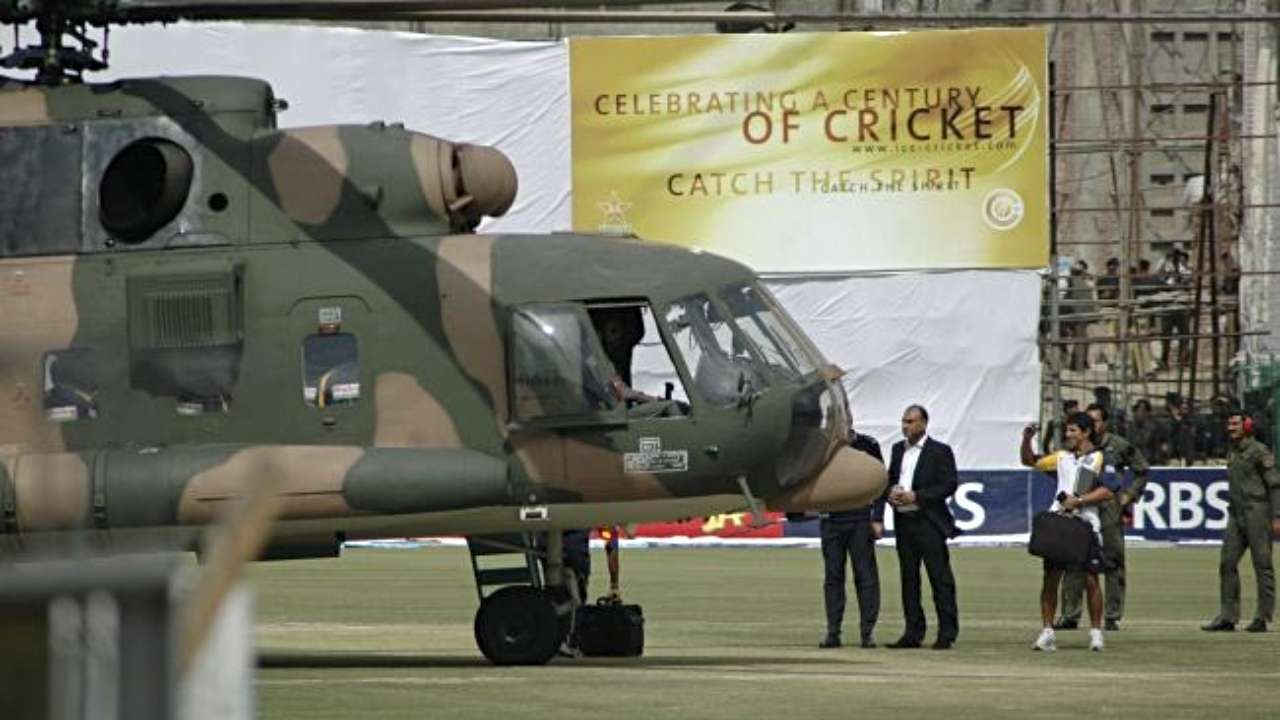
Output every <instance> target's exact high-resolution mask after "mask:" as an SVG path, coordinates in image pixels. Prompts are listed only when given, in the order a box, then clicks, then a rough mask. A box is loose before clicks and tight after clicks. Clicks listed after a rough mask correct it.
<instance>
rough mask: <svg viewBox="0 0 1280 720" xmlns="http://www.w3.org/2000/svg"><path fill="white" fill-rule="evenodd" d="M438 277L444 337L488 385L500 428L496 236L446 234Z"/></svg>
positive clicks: (503, 419)
mask: <svg viewBox="0 0 1280 720" xmlns="http://www.w3.org/2000/svg"><path fill="white" fill-rule="evenodd" d="M438 256H439V258H440V262H439V264H438V265H437V271H436V273H437V278H436V279H437V282H438V283H439V288H440V316H441V320H442V322H443V324H444V333H445V337H447V338H448V339H449V345H450V347H451V348H452V350H453V354H454V356H455V357H457V358H458V363H459V364H460V365H461V366H462V367H463V369H465V370H466V372H467V374H468V375H470V376H471V377H472V378H474V379H475V380H476V381H477V382H479V383H480V384H481V385H483V386H484V387H485V388H486V389H488V391H489V401H490V403H491V404H492V406H493V411H494V417H495V419H496V420H497V424H498V431H499V432H500V433H502V434H503V435H505V434H506V427H507V414H508V411H507V368H506V362H505V350H504V345H503V342H502V336H501V334H500V333H499V332H498V324H497V322H496V321H495V320H494V317H493V306H492V301H493V264H492V263H493V238H492V237H485V236H476V235H462V236H454V237H447V238H444V239H443V240H441V241H440V247H439V250H438Z"/></svg>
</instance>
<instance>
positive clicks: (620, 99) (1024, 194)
mask: <svg viewBox="0 0 1280 720" xmlns="http://www.w3.org/2000/svg"><path fill="white" fill-rule="evenodd" d="M569 47H570V74H571V85H572V90H571V92H572V103H573V111H572V116H573V120H572V122H573V222H574V227H575V229H577V230H582V231H603V232H612V233H619V232H621V233H631V232H634V233H636V234H638V235H640V236H642V237H645V238H648V239H654V240H663V241H667V242H673V243H677V244H681V245H687V246H691V247H699V248H703V249H706V250H711V251H714V252H718V253H722V254H724V255H728V256H730V257H734V258H736V259H739V260H742V261H744V262H746V263H748V264H750V265H752V266H753V267H755V268H756V269H757V270H761V271H777V272H786V271H845V270H882V269H909V268H957V267H967V268H974V267H1042V266H1044V265H1046V264H1047V262H1048V254H1049V238H1048V235H1049V222H1048V151H1047V148H1048V142H1047V127H1048V105H1047V103H1048V102H1049V94H1048V90H1047V71H1046V64H1047V62H1046V58H1047V54H1046V53H1047V50H1046V40H1045V32H1044V30H1043V29H1037V28H1031V29H990V30H945V31H924V32H895V33H815V34H795V35H790V34H788V35H705V36H685V37H644V38H575V39H573V40H572V41H571V42H570V46H569Z"/></svg>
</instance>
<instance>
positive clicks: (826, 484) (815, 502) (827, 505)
mask: <svg viewBox="0 0 1280 720" xmlns="http://www.w3.org/2000/svg"><path fill="white" fill-rule="evenodd" d="M887 483H888V473H887V471H886V470H885V467H884V465H883V464H881V463H880V461H878V460H876V459H875V458H873V457H871V456H870V455H868V454H866V453H864V452H860V451H858V450H854V449H852V448H847V447H846V448H841V449H840V451H839V452H837V453H836V454H835V456H834V457H832V458H831V461H830V462H829V463H827V466H826V467H824V468H823V469H822V472H820V473H818V476H817V477H815V478H814V479H813V480H810V481H809V482H807V483H804V484H803V485H800V486H799V487H796V488H793V489H791V490H789V491H788V492H785V493H783V494H782V495H780V496H778V497H776V498H774V499H772V500H770V501H769V509H770V510H786V511H789V512H804V511H809V512H819V511H835V510H852V509H853V508H859V507H864V506H866V505H869V504H871V502H872V501H874V500H875V499H876V498H878V497H880V494H881V493H883V492H884V488H885V485H886V484H887Z"/></svg>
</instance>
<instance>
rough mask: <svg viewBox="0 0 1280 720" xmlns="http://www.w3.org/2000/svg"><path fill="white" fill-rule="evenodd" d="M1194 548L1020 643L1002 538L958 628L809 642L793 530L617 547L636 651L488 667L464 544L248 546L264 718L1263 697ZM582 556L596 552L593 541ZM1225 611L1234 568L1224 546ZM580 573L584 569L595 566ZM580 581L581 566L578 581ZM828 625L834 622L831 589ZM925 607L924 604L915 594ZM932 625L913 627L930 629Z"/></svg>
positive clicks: (1027, 589)
mask: <svg viewBox="0 0 1280 720" xmlns="http://www.w3.org/2000/svg"><path fill="white" fill-rule="evenodd" d="M1217 557H1218V552H1217V549H1216V548H1192V549H1179V548H1158V549H1156V548H1152V549H1135V550H1131V552H1130V555H1129V564H1130V566H1131V567H1130V574H1129V587H1130V590H1129V607H1128V611H1127V614H1126V618H1125V621H1124V622H1123V625H1122V631H1121V632H1116V633H1108V636H1107V642H1108V645H1107V651H1106V652H1105V653H1102V654H1095V653H1090V652H1088V650H1087V648H1086V645H1087V633H1086V632H1084V631H1074V632H1060V633H1059V638H1058V646H1059V651H1058V652H1057V653H1055V654H1051V655H1042V654H1040V653H1034V652H1032V651H1031V650H1030V644H1031V641H1032V640H1033V639H1034V636H1035V633H1036V631H1037V630H1038V625H1039V620H1038V609H1037V602H1038V589H1039V580H1040V566H1039V562H1038V561H1037V560H1035V559H1033V558H1031V557H1030V556H1028V555H1027V554H1026V553H1025V552H1024V551H1022V550H1020V549H1013V548H1001V549H990V548H970V549H960V550H955V551H953V553H952V560H953V563H954V566H955V571H956V578H957V583H958V586H959V598H960V620H961V630H960V639H959V642H958V644H957V646H956V648H955V649H954V650H952V651H950V652H936V651H932V650H928V649H924V650H897V651H895V650H888V649H885V648H883V647H881V648H878V649H874V650H863V649H861V648H843V649H840V650H819V649H817V647H816V645H817V641H818V640H819V639H820V637H821V635H822V632H823V629H824V621H823V611H822V591H821V582H822V573H821V558H820V555H819V553H818V551H817V550H802V549H678V550H661V549H658V550H632V551H624V555H623V587H624V588H625V590H626V595H627V599H628V600H629V601H631V602H638V603H641V604H642V605H643V606H644V611H645V617H646V632H647V647H646V651H645V655H644V657H642V658H639V659H631V660H623V659H577V660H556V661H554V662H552V663H551V664H550V665H548V666H545V667H532V668H498V667H493V666H490V665H489V664H488V663H487V662H486V661H485V660H484V659H483V658H482V657H481V656H480V653H479V651H478V650H476V649H475V646H474V642H473V640H472V631H471V620H472V615H473V613H474V611H475V606H476V595H475V590H474V586H473V584H472V580H471V576H470V569H469V564H468V561H467V555H466V551H465V550H464V549H455V548H427V549H421V550H349V551H347V552H346V554H345V555H344V556H343V557H342V558H341V559H338V560H310V561H300V562H286V563H260V564H257V565H255V566H253V568H252V569H251V571H250V577H251V579H252V580H253V585H254V587H255V589H256V591H257V594H258V596H257V597H258V600H257V602H258V626H257V643H258V647H259V649H260V652H261V658H262V662H263V664H264V667H263V669H261V670H260V671H259V673H258V677H257V691H258V707H259V715H260V716H261V717H264V718H307V719H308V720H318V719H320V718H357V717H358V718H421V717H449V718H485V719H487V720H493V719H495V718H497V719H502V718H565V717H573V718H601V719H612V718H642V717H643V718H668V717H684V718H697V719H698V720H702V719H709V718H741V717H754V718H771V717H782V718H795V719H797V720H799V719H800V718H804V719H805V720H808V719H809V718H825V717H856V716H859V715H862V714H865V713H879V712H884V713H893V714H894V717H897V718H913V717H925V716H932V717H946V718H948V719H950V718H1003V717H1008V718H1027V717H1036V718H1045V717H1068V716H1073V717H1088V718H1098V717H1119V716H1125V717H1130V718H1147V717H1162V718H1175V717H1188V718H1206V717H1218V718H1222V719H1223V720H1226V719H1228V718H1230V719H1233V720H1234V719H1235V718H1248V717H1256V718H1277V717H1280V632H1276V631H1275V630H1274V629H1273V631H1272V632H1269V633H1266V634H1264V635H1254V634H1248V633H1243V632H1239V631H1237V632H1235V633H1205V632H1201V631H1200V630H1199V629H1198V626H1199V624H1200V623H1201V622H1203V621H1205V620H1207V619H1208V618H1209V617H1211V616H1212V615H1213V614H1214V612H1215V611H1216V608H1217ZM594 559H595V567H596V569H597V572H599V571H602V570H603V566H604V563H603V556H602V555H601V554H600V553H597V554H596V557H595V558H594ZM1241 573H1242V580H1243V581H1244V585H1245V612H1246V620H1247V619H1248V617H1249V614H1250V613H1252V612H1253V608H1254V597H1253V574H1252V570H1251V569H1250V568H1249V565H1248V561H1247V560H1246V561H1245V562H1244V563H1242V566H1241ZM880 574H881V578H882V581H883V582H882V590H883V593H884V601H883V606H884V609H883V611H882V613H881V618H880V626H879V628H878V630H877V636H878V638H877V639H878V640H879V641H880V642H881V643H882V644H883V643H884V642H887V641H890V640H893V639H894V638H896V637H897V636H898V634H899V633H900V632H901V629H902V614H901V604H900V601H899V599H898V581H897V560H896V557H895V555H894V553H893V551H892V549H881V551H880ZM595 580H596V581H597V583H600V582H601V581H600V577H599V576H596V577H595ZM600 587H602V585H601V584H593V590H595V589H597V588H600ZM849 595H850V608H849V611H848V615H847V617H846V633H847V635H848V634H852V636H854V637H856V603H855V601H854V598H853V592H852V589H850V592H849ZM926 608H927V609H928V611H929V613H928V614H929V619H930V622H931V623H932V621H933V614H932V608H931V605H930V603H929V602H928V598H927V587H926ZM932 632H933V628H932V627H931V628H930V638H929V639H930V641H931V640H932Z"/></svg>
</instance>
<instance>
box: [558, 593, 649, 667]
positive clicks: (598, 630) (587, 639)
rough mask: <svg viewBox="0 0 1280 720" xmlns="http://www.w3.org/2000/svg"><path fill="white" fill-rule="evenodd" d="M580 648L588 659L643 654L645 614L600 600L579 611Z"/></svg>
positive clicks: (634, 607) (577, 619) (616, 603)
mask: <svg viewBox="0 0 1280 720" xmlns="http://www.w3.org/2000/svg"><path fill="white" fill-rule="evenodd" d="M574 631H575V632H576V633H577V635H578V649H579V650H581V651H582V654H583V655H586V656H588V657H636V656H638V655H640V654H642V653H643V652H644V612H643V611H642V610H641V609H640V606H639V605H624V604H622V603H620V602H613V601H610V600H609V599H608V598H600V600H599V601H597V602H596V604H595V605H583V606H582V607H580V608H578V615H577V618H576V619H575V622H574Z"/></svg>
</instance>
